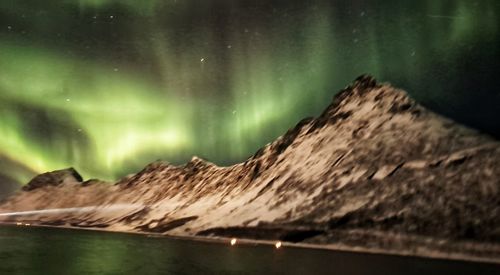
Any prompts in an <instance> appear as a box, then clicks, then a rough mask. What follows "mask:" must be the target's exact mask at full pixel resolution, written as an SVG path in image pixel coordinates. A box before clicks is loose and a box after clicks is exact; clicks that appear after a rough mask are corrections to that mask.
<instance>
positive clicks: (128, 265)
mask: <svg viewBox="0 0 500 275" xmlns="http://www.w3.org/2000/svg"><path fill="white" fill-rule="evenodd" d="M498 272H500V266H495V265H488V264H477V263H464V262H457V261H443V260H430V259H420V258H410V257H398V256H386V255H367V254H359V253H345V252H333V251H326V250H325V251H324V250H312V249H297V248H290V247H281V248H280V249H276V248H275V247H274V246H262V245H259V246H248V245H247V246H243V245H238V244H236V245H235V246H231V245H229V244H228V245H221V244H211V243H203V242H194V241H183V240H172V239H166V238H148V237H145V236H140V235H129V234H119V233H104V232H91V231H77V230H66V229H49V228H18V227H9V226H6V227H0V274H287V275H288V274H386V275H390V274H426V275H429V274H500V273H498Z"/></svg>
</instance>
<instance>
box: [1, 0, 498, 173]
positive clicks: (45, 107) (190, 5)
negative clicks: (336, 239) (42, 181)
mask: <svg viewBox="0 0 500 275" xmlns="http://www.w3.org/2000/svg"><path fill="white" fill-rule="evenodd" d="M200 2H201V3H200ZM304 2H307V3H304ZM410 2H411V3H410ZM499 6H500V5H499V2H498V1H497V0H483V1H470V0H455V1H439V0H424V1H326V0H322V1H237V0H234V1H229V0H228V1H223V0H218V1H216V0H212V1H194V0H193V1H188V0H177V1H175V0H168V1H161V0H149V1H134V0H125V1H119V0H60V1H54V0H50V1H35V0H29V1H15V0H6V1H2V3H1V4H0V137H1V138H0V156H3V157H4V158H6V159H9V160H11V161H12V162H14V163H20V164H23V165H25V166H27V167H29V168H30V169H32V170H33V171H35V172H44V171H48V170H55V169H60V168H64V167H68V166H73V167H75V168H76V169H77V170H79V171H81V172H82V174H83V176H84V177H86V178H88V177H100V178H104V179H115V178H117V177H120V176H123V175H126V174H128V173H132V172H136V171H137V170H138V169H140V168H141V167H143V166H145V165H146V164H147V163H149V162H152V161H154V160H156V159H164V160H168V161H171V162H173V163H182V162H185V161H187V160H188V159H190V157H191V156H192V155H199V156H202V157H204V158H207V159H209V160H211V161H213V162H215V163H217V164H220V165H228V164H231V163H235V162H237V161H241V160H243V159H245V158H246V157H248V156H249V155H251V154H252V153H253V152H255V151H256V150H257V149H258V148H260V147H261V146H263V145H264V144H266V143H267V142H270V141H272V140H273V139H275V138H276V137H277V136H279V135H281V134H283V133H284V132H285V131H286V129H288V128H290V127H292V126H293V125H294V124H295V123H297V122H298V121H299V120H300V119H302V118H304V117H306V116H312V115H317V114H318V113H319V112H321V111H322V110H323V109H324V108H325V107H326V106H327V105H328V103H329V101H330V100H331V97H332V96H333V95H334V93H335V92H336V91H338V90H339V89H341V88H342V87H344V86H345V85H347V84H348V83H349V82H351V81H352V80H353V79H354V78H355V77H357V76H358V75H360V74H362V73H370V74H372V75H375V76H376V77H377V78H379V79H381V80H384V81H390V82H392V83H394V84H396V85H398V86H400V87H403V88H405V89H407V90H408V91H409V92H410V93H411V94H412V96H413V97H415V98H417V99H418V100H420V101H421V102H423V103H424V104H426V105H428V106H430V107H432V108H433V109H435V110H437V111H439V112H441V113H443V114H446V115H448V116H451V117H453V118H454V119H456V120H458V121H460V122H462V123H466V124H469V125H472V126H474V127H476V128H480V129H482V130H484V131H487V132H490V133H491V134H494V135H496V134H498V133H499V132H500V127H499V126H500V122H499V121H498V118H497V117H495V115H498V111H497V110H496V106H497V105H496V104H498V103H500V96H499V95H498V94H499V93H498V87H497V86H496V84H495V83H496V82H497V79H496V78H497V77H496V75H497V74H498V65H497V63H498V60H499V59H498V57H499V52H498V44H499V43H498V42H499V41H498V40H499V39H498V33H499V32H500V29H499V26H500V22H499V10H500V9H499ZM0 163H1V162H0ZM0 169H3V170H4V171H0V173H3V174H6V175H9V176H10V177H12V178H15V179H17V180H18V181H19V182H23V183H25V182H26V181H27V180H28V179H29V177H30V176H31V174H25V175H22V174H21V173H13V172H12V171H10V170H9V169H7V168H5V167H0Z"/></svg>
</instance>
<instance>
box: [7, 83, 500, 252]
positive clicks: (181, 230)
mask: <svg viewBox="0 0 500 275" xmlns="http://www.w3.org/2000/svg"><path fill="white" fill-rule="evenodd" d="M498 163H500V143H498V142H497V141H495V140H493V139H491V138H490V137H488V136H485V135H481V134H480V133H478V132H476V131H474V130H472V129H469V128H466V127H464V126H461V125H458V124H456V123H454V122H453V121H450V120H448V119H446V118H444V117H441V116H439V115H437V114H435V113H433V112H431V111H429V110H427V109H425V108H424V107H422V106H420V105H419V104H417V103H416V102H415V101H413V100H412V99H411V98H410V97H409V96H408V95H407V94H406V93H405V92H404V91H402V90H398V89H396V88H394V87H392V86H390V85H389V84H380V83H377V82H376V81H375V80H374V79H373V78H371V77H369V76H362V77H360V78H358V79H356V81H355V82H354V83H353V84H352V85H350V86H349V87H347V88H345V89H344V90H342V91H341V92H340V93H338V94H337V95H336V96H335V97H334V99H333V102H332V103H331V104H330V105H329V106H328V107H327V108H326V110H325V111H324V112H323V113H322V114H321V115H320V116H319V117H317V118H310V119H305V120H302V121H301V122H299V123H298V124H297V126H295V128H293V129H290V130H289V131H288V132H287V133H286V134H285V135H283V136H281V137H280V138H278V139H277V140H276V141H274V142H273V143H271V144H268V145H266V146H265V147H263V148H262V149H260V150H259V151H257V153H255V155H254V156H252V157H251V158H249V159H248V160H247V161H245V162H243V163H240V164H236V165H233V166H230V167H218V166H216V165H214V164H212V163H210V162H207V161H205V160H202V159H200V158H197V157H193V159H192V160H191V161H190V162H189V163H187V164H186V165H184V166H174V165H171V164H169V163H167V162H155V163H152V164H150V165H148V166H146V168H144V169H143V170H142V171H140V172H139V173H137V174H135V175H132V176H129V177H127V178H124V179H122V180H120V181H118V182H117V183H116V184H114V185H110V184H101V183H98V182H86V184H82V183H79V182H78V181H75V180H73V181H63V180H57V179H55V178H54V177H48V174H44V175H42V176H43V179H44V181H46V179H51V178H54V181H57V183H56V182H54V183H53V184H47V183H44V184H40V185H38V184H36V182H37V179H36V178H35V179H33V180H32V182H31V183H32V184H33V185H34V186H36V187H37V188H25V191H19V192H18V193H17V194H15V195H13V196H11V197H10V198H8V199H7V200H5V201H4V202H3V204H1V205H0V212H3V213H6V212H20V211H31V210H43V209H80V210H79V211H76V210H75V211H73V212H68V211H61V213H57V212H51V213H50V214H47V213H44V212H43V211H35V212H29V214H28V215H21V214H19V213H18V214H16V215H0V221H3V222H18V221H23V222H29V223H31V224H40V225H60V226H71V227H91V228H101V229H103V230H111V231H129V232H151V233H161V234H168V235H175V236H207V237H238V238H247V239H261V240H281V241H284V242H293V243H302V244H311V245H317V246H321V247H326V248H341V249H355V250H364V251H382V252H390V253H399V254H412V255H421V256H440V257H455V258H467V259H480V260H491V261H497V260H498V259H499V258H500V257H499V256H500V219H499V218H498V217H499V216H500V180H499V178H500V168H499V167H498ZM70 172H71V174H72V175H77V173H76V171H74V172H73V170H71V171H70ZM59 174H61V173H60V172H59ZM39 177H40V176H39ZM76 178H77V177H76ZM82 209H85V211H83V210H82ZM495 259H496V260H495Z"/></svg>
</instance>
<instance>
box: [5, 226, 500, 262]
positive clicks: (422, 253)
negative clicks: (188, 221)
mask: <svg viewBox="0 0 500 275" xmlns="http://www.w3.org/2000/svg"><path fill="white" fill-rule="evenodd" d="M0 226H10V227H24V228H25V227H36V228H52V229H69V230H86V231H94V232H105V233H120V234H134V235H141V236H145V237H147V238H166V239H173V240H184V241H194V242H204V243H212V244H225V245H229V246H230V242H231V239H232V238H228V237H208V236H203V237H202V236H182V235H169V234H161V233H148V232H137V231H120V230H109V229H102V228H97V227H75V226H66V225H65V226H54V225H44V224H32V223H27V222H23V223H22V224H18V222H0ZM278 241H279V242H281V247H280V248H275V249H286V248H287V247H291V248H299V249H320V250H329V251H335V252H347V253H364V254H373V255H388V256H399V257H415V258H421V259H428V260H446V261H462V262H471V263H480V264H492V265H500V258H492V257H477V256H471V255H468V254H463V253H444V252H439V251H435V250H432V251H431V250H422V249H417V250H416V251H408V250H389V249H379V248H367V247H361V246H348V245H341V244H313V243H291V242H284V241H280V240H274V241H271V240H258V239H245V238H237V244H236V246H237V245H244V246H250V245H253V246H256V245H267V246H275V244H276V242H278ZM426 252H427V253H426Z"/></svg>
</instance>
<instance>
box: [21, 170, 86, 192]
mask: <svg viewBox="0 0 500 275" xmlns="http://www.w3.org/2000/svg"><path fill="white" fill-rule="evenodd" d="M82 181H83V178H82V176H80V174H78V172H77V171H76V170H75V169H74V168H68V169H63V170H57V171H52V172H47V173H43V174H40V175H38V176H36V177H34V178H33V179H32V180H31V181H30V182H28V184H26V185H25V186H23V188H22V189H23V190H24V191H31V190H34V189H37V188H42V187H45V186H49V185H52V186H57V185H60V184H64V183H71V182H78V183H80V182H82Z"/></svg>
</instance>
